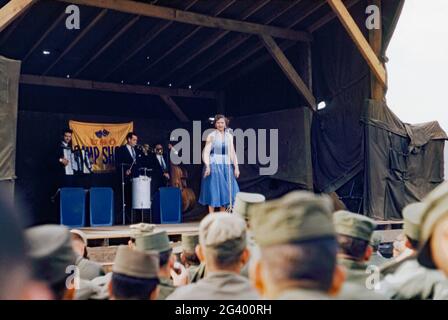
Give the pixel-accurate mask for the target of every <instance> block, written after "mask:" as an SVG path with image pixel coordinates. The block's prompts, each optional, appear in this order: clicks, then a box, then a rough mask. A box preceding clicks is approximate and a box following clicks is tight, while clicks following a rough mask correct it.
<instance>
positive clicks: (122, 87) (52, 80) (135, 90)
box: [20, 74, 216, 99]
mask: <svg viewBox="0 0 448 320" xmlns="http://www.w3.org/2000/svg"><path fill="white" fill-rule="evenodd" d="M20 83H22V84H29V85H38V86H49V87H61V88H71V89H84V90H97V91H110V92H119V93H131V94H147V95H157V96H160V95H169V96H173V97H186V98H199V99H216V94H215V92H213V91H201V90H188V89H174V88H165V87H150V86H139V85H128V84H118V83H110V82H96V81H89V80H81V79H66V78H58V77H47V76H36V75H30V74H24V75H21V76H20Z"/></svg>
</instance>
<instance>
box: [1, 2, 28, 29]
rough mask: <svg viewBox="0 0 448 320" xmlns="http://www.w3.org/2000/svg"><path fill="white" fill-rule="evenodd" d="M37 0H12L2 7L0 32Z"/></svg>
mask: <svg viewBox="0 0 448 320" xmlns="http://www.w3.org/2000/svg"><path fill="white" fill-rule="evenodd" d="M35 1H36V0H11V1H9V2H8V3H7V4H5V5H4V6H3V7H2V8H1V9H0V32H2V31H3V30H4V29H5V28H6V27H7V26H9V25H10V24H11V23H12V22H13V21H14V20H15V19H17V18H18V17H19V16H20V15H21V14H23V13H24V12H25V11H26V9H27V8H28V7H29V6H31V5H32V4H33V2H35Z"/></svg>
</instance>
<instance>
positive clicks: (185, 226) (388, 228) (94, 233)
mask: <svg viewBox="0 0 448 320" xmlns="http://www.w3.org/2000/svg"><path fill="white" fill-rule="evenodd" d="M402 223H403V222H402V221H377V224H378V228H377V230H378V231H377V232H379V233H382V234H384V235H385V238H386V239H385V240H384V242H391V241H393V238H394V237H395V236H396V235H397V234H398V233H399V232H401V228H392V226H397V227H401V226H400V225H401V224H402ZM78 230H80V231H82V233H83V234H84V236H85V238H86V239H87V241H89V240H108V239H121V238H130V237H131V236H132V234H133V232H135V230H133V229H131V228H129V225H119V226H111V227H89V228H79V229H78ZM159 230H165V231H166V232H167V233H168V236H170V237H172V236H180V235H181V234H182V233H188V232H198V230H199V222H186V223H176V224H156V227H155V231H159Z"/></svg>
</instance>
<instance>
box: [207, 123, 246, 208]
mask: <svg viewBox="0 0 448 320" xmlns="http://www.w3.org/2000/svg"><path fill="white" fill-rule="evenodd" d="M227 125H228V120H227V118H226V117H225V116H223V115H222V114H218V115H216V116H215V129H216V130H214V131H213V132H211V133H210V134H209V135H208V136H207V140H206V143H205V147H204V151H203V153H202V159H203V161H204V174H203V177H202V183H201V194H200V196H199V203H201V204H202V205H208V212H209V213H211V212H214V211H215V208H216V207H219V210H220V211H225V210H226V207H227V206H229V204H230V203H232V204H233V203H234V201H235V195H236V193H237V192H239V187H238V183H237V182H236V179H235V178H238V177H239V176H240V171H239V169H238V160H237V157H236V153H235V148H234V146H233V135H232V134H231V133H230V132H228V131H226V127H227Z"/></svg>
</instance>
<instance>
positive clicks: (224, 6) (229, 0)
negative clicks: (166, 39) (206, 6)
mask: <svg viewBox="0 0 448 320" xmlns="http://www.w3.org/2000/svg"><path fill="white" fill-rule="evenodd" d="M235 1H236V0H227V1H225V2H222V3H221V4H220V5H219V6H218V7H217V8H216V9H215V10H214V12H213V16H218V15H219V14H221V13H222V12H223V11H225V10H226V9H227V8H229V7H230V6H231V5H232V4H234V3H235ZM201 30H202V27H201V26H199V27H196V28H194V29H193V30H192V31H191V32H189V33H188V34H187V35H185V36H184V37H182V39H181V40H180V41H177V42H176V43H175V44H174V45H173V46H172V47H171V48H169V49H168V50H167V51H166V52H164V53H163V54H162V55H161V56H160V57H158V58H157V59H155V60H154V61H153V62H151V63H150V64H149V65H148V66H146V67H144V68H143V69H142V70H141V71H139V72H137V73H136V74H134V75H133V76H132V77H131V78H129V79H128V80H129V82H133V81H134V80H137V79H139V78H140V77H141V76H142V75H144V74H145V73H146V72H147V71H148V70H150V69H151V68H154V67H155V66H156V65H157V64H158V63H159V62H160V61H162V60H163V59H165V58H166V57H167V56H169V55H170V54H171V53H173V52H174V51H176V50H177V49H178V48H179V47H180V46H182V45H183V44H184V43H185V42H187V41H188V40H190V39H191V38H192V37H193V36H194V35H195V34H197V33H198V32H199V31H201Z"/></svg>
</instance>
